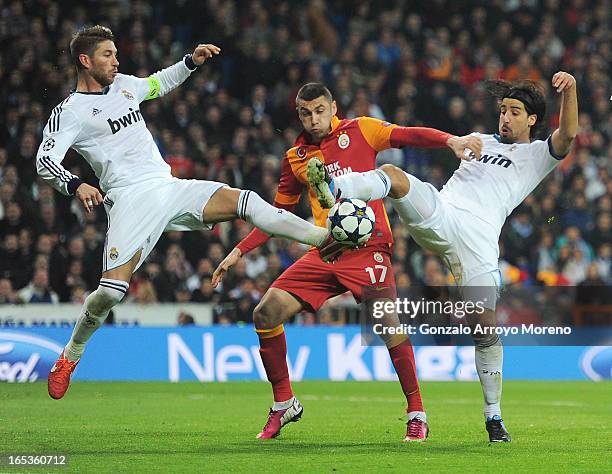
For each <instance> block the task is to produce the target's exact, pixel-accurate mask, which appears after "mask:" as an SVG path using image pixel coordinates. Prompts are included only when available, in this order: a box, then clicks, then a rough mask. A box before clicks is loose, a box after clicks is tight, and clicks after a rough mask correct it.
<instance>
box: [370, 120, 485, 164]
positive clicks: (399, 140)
mask: <svg viewBox="0 0 612 474" xmlns="http://www.w3.org/2000/svg"><path fill="white" fill-rule="evenodd" d="M359 128H360V129H361V132H362V133H363V135H364V137H365V139H366V141H367V142H368V143H369V144H370V146H371V147H372V148H374V149H375V150H376V151H382V150H386V149H387V148H403V147H405V146H412V147H417V148H446V147H448V148H450V149H451V150H452V151H453V153H454V154H455V155H456V156H457V158H459V159H466V158H467V157H466V155H465V154H464V152H465V149H466V148H467V149H469V150H471V151H472V152H474V154H475V155H476V157H477V158H478V157H480V152H481V150H482V141H481V140H480V138H478V137H476V136H473V135H466V136H463V137H457V136H455V135H453V134H451V133H447V132H443V131H441V130H438V129H435V128H429V127H401V126H399V125H395V124H391V123H389V122H383V121H382V120H378V119H375V118H372V117H360V118H359Z"/></svg>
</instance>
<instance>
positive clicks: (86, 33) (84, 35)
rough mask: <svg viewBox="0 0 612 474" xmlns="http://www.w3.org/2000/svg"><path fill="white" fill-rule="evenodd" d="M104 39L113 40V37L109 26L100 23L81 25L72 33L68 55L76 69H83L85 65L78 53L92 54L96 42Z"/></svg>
mask: <svg viewBox="0 0 612 474" xmlns="http://www.w3.org/2000/svg"><path fill="white" fill-rule="evenodd" d="M106 40H110V41H115V37H114V36H113V32H112V31H111V29H110V28H107V27H106V26H101V25H95V26H88V27H83V28H81V29H80V30H79V31H77V32H76V33H75V34H74V35H72V40H71V41H70V57H71V58H72V62H73V63H74V65H75V66H76V68H77V71H80V70H82V69H85V66H83V64H82V63H81V61H80V60H79V55H81V54H86V55H88V56H93V54H94V52H95V51H96V48H97V47H98V43H100V42H102V41H106Z"/></svg>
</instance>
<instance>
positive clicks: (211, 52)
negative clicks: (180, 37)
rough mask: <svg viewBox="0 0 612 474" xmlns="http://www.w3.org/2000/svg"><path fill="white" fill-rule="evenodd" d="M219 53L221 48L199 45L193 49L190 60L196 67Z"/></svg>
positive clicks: (211, 45) (212, 45)
mask: <svg viewBox="0 0 612 474" xmlns="http://www.w3.org/2000/svg"><path fill="white" fill-rule="evenodd" d="M220 52H221V48H219V47H218V46H215V45H214V44H199V45H197V46H196V49H194V51H193V54H192V55H191V59H193V63H194V64H195V65H196V66H199V65H200V64H203V63H204V61H206V60H207V59H210V58H212V57H213V56H216V55H217V54H219V53H220Z"/></svg>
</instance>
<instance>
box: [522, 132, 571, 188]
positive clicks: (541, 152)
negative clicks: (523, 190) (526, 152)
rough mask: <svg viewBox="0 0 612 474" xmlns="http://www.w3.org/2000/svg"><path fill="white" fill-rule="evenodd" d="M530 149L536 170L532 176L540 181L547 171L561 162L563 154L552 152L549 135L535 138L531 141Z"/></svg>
mask: <svg viewBox="0 0 612 474" xmlns="http://www.w3.org/2000/svg"><path fill="white" fill-rule="evenodd" d="M530 150H531V154H532V158H533V165H534V168H535V171H536V176H534V178H536V179H537V181H538V182H540V181H541V180H542V179H544V177H546V175H547V174H548V173H550V172H551V171H552V170H553V169H555V168H556V167H557V165H559V163H561V160H562V159H563V158H565V156H557V155H555V154H554V150H553V148H552V143H551V139H550V137H548V139H546V140H536V141H534V142H531V145H530Z"/></svg>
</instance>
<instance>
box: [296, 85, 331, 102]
mask: <svg viewBox="0 0 612 474" xmlns="http://www.w3.org/2000/svg"><path fill="white" fill-rule="evenodd" d="M321 96H323V97H325V98H326V99H327V100H328V101H329V102H331V101H332V100H334V98H333V97H332V93H331V92H330V91H329V89H328V88H327V87H325V86H324V85H323V84H321V83H320V82H309V83H308V84H304V85H303V86H302V87H300V90H299V91H298V93H297V96H295V104H296V105H297V101H298V100H315V99H316V98H318V97H321Z"/></svg>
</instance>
